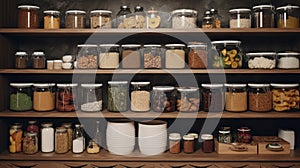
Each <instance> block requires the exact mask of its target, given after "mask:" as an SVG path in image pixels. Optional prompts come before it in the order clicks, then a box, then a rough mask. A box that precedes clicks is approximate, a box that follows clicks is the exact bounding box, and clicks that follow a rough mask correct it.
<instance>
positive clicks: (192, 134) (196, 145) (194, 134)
mask: <svg viewBox="0 0 300 168" xmlns="http://www.w3.org/2000/svg"><path fill="white" fill-rule="evenodd" d="M187 135H189V136H193V137H194V150H195V151H196V150H198V149H200V146H199V145H200V142H199V134H197V133H188V134H187Z"/></svg>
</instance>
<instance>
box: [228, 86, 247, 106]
mask: <svg viewBox="0 0 300 168" xmlns="http://www.w3.org/2000/svg"><path fill="white" fill-rule="evenodd" d="M246 86H247V85H246V84H225V87H226V92H225V98H226V99H225V110H227V111H231V112H243V111H246V110H247V89H246Z"/></svg>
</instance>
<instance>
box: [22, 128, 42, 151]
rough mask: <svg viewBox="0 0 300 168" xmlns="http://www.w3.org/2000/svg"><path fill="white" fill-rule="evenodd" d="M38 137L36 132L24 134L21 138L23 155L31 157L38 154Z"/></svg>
mask: <svg viewBox="0 0 300 168" xmlns="http://www.w3.org/2000/svg"><path fill="white" fill-rule="evenodd" d="M38 149H39V147H38V135H37V133H36V132H26V133H25V134H24V138H23V153H24V154H28V155H32V154H35V153H37V152H38Z"/></svg>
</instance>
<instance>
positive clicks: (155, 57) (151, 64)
mask: <svg viewBox="0 0 300 168" xmlns="http://www.w3.org/2000/svg"><path fill="white" fill-rule="evenodd" d="M162 60H163V53H162V48H161V45H158V44H148V45H144V68H145V69H160V68H162V64H163V63H162Z"/></svg>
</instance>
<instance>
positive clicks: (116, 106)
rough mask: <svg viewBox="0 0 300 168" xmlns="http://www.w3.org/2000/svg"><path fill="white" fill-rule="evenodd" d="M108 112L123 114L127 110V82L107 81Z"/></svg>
mask: <svg viewBox="0 0 300 168" xmlns="http://www.w3.org/2000/svg"><path fill="white" fill-rule="evenodd" d="M107 95H108V100H107V101H108V106H107V109H108V111H111V112H123V111H126V110H127V97H128V82H127V81H108V93H107Z"/></svg>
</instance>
